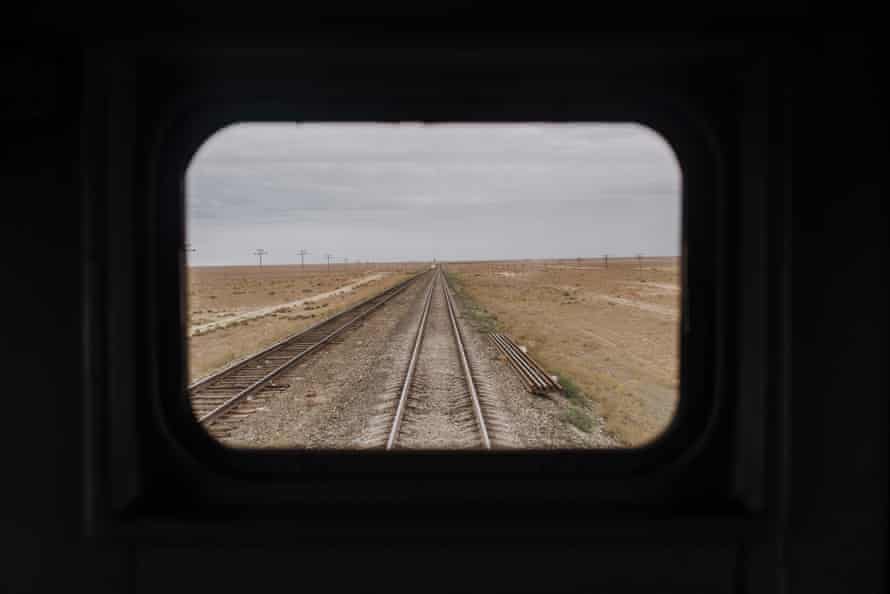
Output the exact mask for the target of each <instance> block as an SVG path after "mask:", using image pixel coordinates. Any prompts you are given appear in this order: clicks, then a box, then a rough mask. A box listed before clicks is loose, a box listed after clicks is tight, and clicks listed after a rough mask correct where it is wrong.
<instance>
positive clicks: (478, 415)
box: [385, 268, 491, 450]
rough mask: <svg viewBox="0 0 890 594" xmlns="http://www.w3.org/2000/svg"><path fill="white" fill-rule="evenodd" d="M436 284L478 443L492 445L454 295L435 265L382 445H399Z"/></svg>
mask: <svg viewBox="0 0 890 594" xmlns="http://www.w3.org/2000/svg"><path fill="white" fill-rule="evenodd" d="M437 287H438V288H440V289H441V291H442V294H443V298H444V302H445V307H446V309H447V311H448V317H449V321H450V328H451V333H452V336H453V338H454V344H455V348H456V349H457V355H458V359H459V360H460V366H461V373H462V375H463V379H464V382H465V384H466V388H467V395H468V397H469V399H470V404H471V407H472V410H473V416H474V419H475V424H476V427H477V429H478V431H479V435H480V441H481V445H482V447H483V448H484V449H491V438H490V436H489V431H488V427H487V423H486V421H485V416H484V415H483V412H482V405H481V402H480V398H479V390H478V389H477V386H476V384H477V381H476V378H475V377H474V375H473V371H472V369H471V367H470V364H469V360H468V358H467V351H466V346H465V341H464V338H463V335H462V331H461V328H460V324H459V322H458V316H457V310H456V308H455V305H454V298H453V297H452V295H451V291H450V289H449V288H448V281H447V280H446V279H445V276H444V274H443V273H442V272H441V269H440V268H437V270H436V272H435V274H434V276H433V278H432V280H431V281H430V284H429V287H428V288H427V292H426V295H425V297H424V305H423V310H422V313H421V316H420V319H419V321H418V326H417V332H416V334H415V339H414V346H413V348H412V350H411V357H410V359H409V361H408V368H407V370H406V372H405V377H404V379H403V381H402V385H401V391H400V393H399V398H398V401H397V404H396V408H395V414H394V416H393V422H392V426H391V428H390V430H389V433H388V437H387V440H386V445H385V449H386V450H392V449H395V448H396V447H397V446H398V440H399V436H400V433H401V430H402V425H403V422H404V419H405V415H406V411H407V409H408V408H409V405H408V402H409V400H410V398H411V394H412V388H413V387H414V376H415V370H416V369H417V363H418V361H419V359H420V357H421V353H422V347H423V340H424V336H425V335H426V325H427V320H428V319H429V317H430V309H431V307H432V302H433V292H434V291H435V290H436V289H437Z"/></svg>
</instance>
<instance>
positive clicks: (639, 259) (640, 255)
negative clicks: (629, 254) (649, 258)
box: [637, 254, 643, 280]
mask: <svg viewBox="0 0 890 594" xmlns="http://www.w3.org/2000/svg"><path fill="white" fill-rule="evenodd" d="M637 264H639V265H640V280H643V254H637Z"/></svg>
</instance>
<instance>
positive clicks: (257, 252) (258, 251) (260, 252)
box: [253, 248, 269, 268]
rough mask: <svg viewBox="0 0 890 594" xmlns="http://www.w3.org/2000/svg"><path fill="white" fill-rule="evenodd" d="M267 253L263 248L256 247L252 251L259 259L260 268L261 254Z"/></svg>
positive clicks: (261, 264) (261, 263) (261, 262)
mask: <svg viewBox="0 0 890 594" xmlns="http://www.w3.org/2000/svg"><path fill="white" fill-rule="evenodd" d="M268 253H269V252H267V251H266V250H264V249H263V248H257V250H256V251H255V252H254V253H253V255H254V256H257V257H258V258H259V259H260V268H262V267H263V256H265V255H266V254H268Z"/></svg>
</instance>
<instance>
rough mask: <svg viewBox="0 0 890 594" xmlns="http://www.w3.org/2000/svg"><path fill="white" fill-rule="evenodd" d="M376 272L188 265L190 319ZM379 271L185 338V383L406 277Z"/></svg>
mask: <svg viewBox="0 0 890 594" xmlns="http://www.w3.org/2000/svg"><path fill="white" fill-rule="evenodd" d="M376 272H381V271H380V270H379V269H374V268H372V267H357V266H355V267H352V268H351V269H350V270H346V271H343V270H337V269H335V270H333V271H331V272H330V273H329V272H327V270H326V268H325V267H322V266H314V267H313V266H306V268H305V269H301V267H300V266H264V267H263V268H262V269H260V268H259V267H257V266H231V267H207V268H190V269H189V270H188V281H189V285H188V286H189V290H188V295H189V298H188V303H189V322H190V324H192V325H199V324H205V323H208V322H213V321H215V320H218V319H220V318H225V317H227V316H231V315H233V314H238V313H242V312H245V311H249V310H252V309H257V308H261V307H269V306H274V305H276V304H278V303H287V302H290V301H295V300H298V299H303V298H306V297H311V296H313V295H318V294H320V293H327V292H329V291H332V290H334V289H336V288H338V287H341V286H343V285H346V284H349V283H351V282H354V281H356V280H358V279H360V278H364V277H366V276H368V275H370V274H373V273H376ZM384 272H386V275H385V276H384V277H383V278H382V279H380V280H377V281H372V282H370V283H368V284H366V285H363V286H361V287H359V288H357V289H356V290H354V291H352V292H350V293H347V294H343V295H336V296H332V297H329V298H327V299H324V300H323V301H317V302H313V303H306V304H304V305H303V307H302V308H299V309H298V311H294V309H293V308H289V307H284V306H283V307H281V308H278V309H276V310H274V311H273V312H272V313H270V314H269V315H265V316H263V317H260V318H257V319H251V320H241V321H237V322H234V323H232V324H231V325H230V326H228V327H225V328H220V329H214V330H211V331H208V332H202V333H198V334H196V335H194V336H192V337H190V338H189V341H188V343H189V376H190V381H194V380H196V379H198V378H200V377H202V376H204V375H206V374H207V373H209V372H211V371H213V370H214V369H218V368H220V367H223V366H225V365H226V364H228V363H229V362H231V361H232V360H233V359H239V358H241V357H244V356H247V355H249V354H251V353H254V352H256V351H259V350H261V349H263V348H265V347H267V346H269V345H272V344H274V343H276V342H278V341H279V340H282V339H283V338H286V337H287V336H289V335H291V334H294V333H296V332H299V331H301V330H303V329H305V328H308V327H309V326H311V325H312V324H315V323H318V322H319V321H321V320H323V319H325V318H328V317H330V316H332V315H334V314H336V313H338V312H340V311H342V310H343V309H346V308H347V307H349V306H350V305H352V304H354V303H357V302H358V301H361V300H363V299H367V298H368V297H370V296H371V295H373V294H375V293H379V292H381V291H383V290H385V289H387V288H388V287H391V286H392V285H394V284H396V283H398V282H399V281H401V280H403V279H405V278H407V274H402V273H398V272H389V271H384Z"/></svg>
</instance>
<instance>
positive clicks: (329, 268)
mask: <svg viewBox="0 0 890 594" xmlns="http://www.w3.org/2000/svg"><path fill="white" fill-rule="evenodd" d="M324 257H325V258H327V260H328V272H330V271H331V258H333V257H334V256H332V255H331V254H325V255H324Z"/></svg>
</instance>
